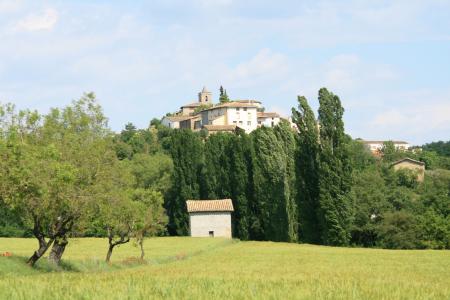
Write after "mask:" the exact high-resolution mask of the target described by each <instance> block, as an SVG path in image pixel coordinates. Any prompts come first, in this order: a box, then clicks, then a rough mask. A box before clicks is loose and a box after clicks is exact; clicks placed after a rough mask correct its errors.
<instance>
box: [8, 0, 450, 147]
mask: <svg viewBox="0 0 450 300" xmlns="http://www.w3.org/2000/svg"><path fill="white" fill-rule="evenodd" d="M221 85H222V86H224V88H225V89H226V90H227V92H228V95H229V96H230V98H231V99H257V100H259V101H262V102H263V104H264V106H265V107H266V111H276V112H278V113H280V114H281V115H284V116H289V115H290V111H291V108H292V107H295V106H296V105H297V96H298V95H303V96H306V97H307V99H308V100H309V102H310V105H311V106H312V107H313V108H314V109H315V110H317V107H318V101H317V92H318V90H319V89H320V88H321V87H327V88H328V89H329V90H331V91H332V92H333V93H335V94H337V95H338V96H339V97H340V99H341V101H342V104H343V106H344V108H345V115H344V121H345V127H346V131H347V132H348V133H349V134H350V135H351V136H352V137H354V138H363V139H370V140H373V139H376V140H405V141H408V142H410V143H412V144H415V145H420V144H423V143H427V142H432V141H437V140H450V0H447V1H445V0H427V1H425V0H423V1H415V0H407V1H383V0H380V1H321V0H316V1H297V0H293V1H284V0H278V1H273V0H272V1H266V0H247V1H243V0H241V1H238V0H191V1H189V0H153V1H139V0H134V1H111V0H109V1H106V0H91V1H88V0H78V1H36V0H35V1H20V0H17V1H5V0H0V102H1V103H6V102H12V103H15V104H16V105H17V107H18V108H20V109H23V108H29V109H37V110H39V111H40V112H42V113H46V112H47V111H48V109H49V108H50V107H63V106H65V105H68V104H70V103H71V101H72V100H74V99H77V98H80V97H81V96H82V95H83V93H84V92H91V91H92V92H94V93H95V94H96V95H97V98H98V100H99V102H100V104H101V105H102V107H103V109H104V112H105V114H106V116H107V117H108V119H109V126H110V127H111V128H112V129H113V130H115V131H120V130H121V129H122V128H123V127H124V125H125V124H126V123H128V122H132V123H133V124H135V125H136V126H137V127H139V128H146V127H147V126H148V124H149V121H150V120H151V119H152V118H154V117H158V118H160V117H162V116H163V115H165V113H167V112H173V111H176V110H177V109H179V107H180V106H181V105H183V104H186V103H191V102H193V101H196V99H197V93H198V92H199V91H200V90H201V89H202V88H203V86H206V87H207V88H208V89H209V90H210V91H211V92H213V97H214V98H215V99H216V101H217V99H218V94H219V87H220V86H221Z"/></svg>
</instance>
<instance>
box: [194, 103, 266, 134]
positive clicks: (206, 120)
mask: <svg viewBox="0 0 450 300" xmlns="http://www.w3.org/2000/svg"><path fill="white" fill-rule="evenodd" d="M257 109H258V106H257V104H255V103H251V102H247V103H246V102H228V103H223V104H219V105H216V106H213V107H211V108H208V109H205V110H202V111H201V112H200V115H201V119H202V125H203V126H205V125H235V126H237V127H239V128H242V129H243V130H245V132H247V133H250V132H252V131H253V130H255V129H256V128H257V117H256V113H257Z"/></svg>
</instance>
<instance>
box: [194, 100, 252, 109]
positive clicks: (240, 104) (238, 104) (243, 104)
mask: <svg viewBox="0 0 450 300" xmlns="http://www.w3.org/2000/svg"><path fill="white" fill-rule="evenodd" d="M223 107H251V108H258V105H256V104H252V103H247V102H227V103H223V104H218V105H215V106H212V107H210V108H206V109H203V110H202V111H208V110H213V109H219V108H223Z"/></svg>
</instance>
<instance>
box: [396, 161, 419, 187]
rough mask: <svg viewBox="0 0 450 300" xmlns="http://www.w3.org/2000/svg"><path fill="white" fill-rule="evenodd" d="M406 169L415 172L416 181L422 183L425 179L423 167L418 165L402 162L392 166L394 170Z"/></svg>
mask: <svg viewBox="0 0 450 300" xmlns="http://www.w3.org/2000/svg"><path fill="white" fill-rule="evenodd" d="M400 169H408V170H413V171H415V172H417V181H419V182H422V181H423V180H424V177H425V166H423V165H419V164H416V163H413V162H409V161H402V162H400V163H398V164H396V165H394V170H395V171H397V170H400Z"/></svg>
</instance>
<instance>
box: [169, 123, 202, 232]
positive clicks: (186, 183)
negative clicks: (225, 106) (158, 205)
mask: <svg viewBox="0 0 450 300" xmlns="http://www.w3.org/2000/svg"><path fill="white" fill-rule="evenodd" d="M168 143H169V145H170V147H169V151H170V156H171V157H172V160H173V175H172V182H174V183H175V184H174V185H173V186H172V188H171V189H170V190H169V191H168V193H167V195H166V197H165V201H164V202H165V203H164V207H165V208H166V210H167V214H168V216H169V224H168V231H169V233H170V234H172V235H187V234H188V232H189V229H188V214H187V211H186V200H188V199H199V197H200V174H201V171H202V165H203V142H202V140H201V139H200V136H199V135H198V134H197V133H194V132H192V131H191V130H185V129H182V130H174V131H172V132H171V135H170V141H169V142H168Z"/></svg>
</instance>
